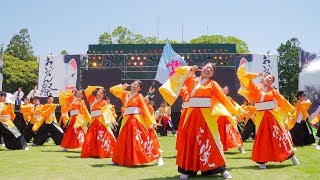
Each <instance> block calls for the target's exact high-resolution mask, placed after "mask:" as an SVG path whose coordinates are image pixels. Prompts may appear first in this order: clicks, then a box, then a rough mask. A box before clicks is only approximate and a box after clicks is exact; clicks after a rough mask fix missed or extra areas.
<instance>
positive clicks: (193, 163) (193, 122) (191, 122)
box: [159, 63, 237, 179]
mask: <svg viewBox="0 0 320 180" xmlns="http://www.w3.org/2000/svg"><path fill="white" fill-rule="evenodd" d="M195 71H198V67H197V66H193V67H190V66H185V67H180V68H177V69H176V70H175V73H174V75H173V76H171V77H170V79H169V80H168V81H167V82H166V83H164V84H163V85H162V87H161V88H160V89H159V91H160V93H161V95H162V96H163V98H164V99H165V100H166V101H167V102H168V103H169V105H171V104H173V102H174V101H175V98H176V97H177V95H178V94H179V93H180V94H181V87H183V86H185V87H186V88H187V90H188V94H189V102H188V106H189V107H188V109H186V112H185V115H184V119H181V120H183V122H181V123H183V124H182V127H179V133H178V136H181V138H180V137H178V138H177V140H178V142H177V144H178V145H177V160H176V163H177V165H178V171H179V172H180V173H182V175H181V176H180V178H181V179H188V178H189V176H190V175H196V173H197V171H199V170H200V171H201V173H202V175H211V174H216V173H221V174H222V175H223V177H224V178H232V177H231V175H230V174H229V172H228V171H226V166H225V159H224V152H223V146H222V143H221V141H220V135H219V130H218V120H219V119H220V118H226V119H230V118H232V114H236V113H237V110H236V108H235V107H234V106H233V104H231V102H230V101H229V100H228V98H227V96H226V95H225V94H224V93H223V91H222V89H221V87H220V86H219V85H218V83H216V82H215V81H213V80H210V78H211V77H212V76H213V75H214V73H215V72H216V67H215V65H214V64H212V63H208V64H206V65H205V66H204V67H203V68H202V69H201V75H200V77H196V76H195V75H194V73H195ZM176 79H178V81H177V80H176ZM177 87H180V88H177ZM182 93H183V92H182Z"/></svg>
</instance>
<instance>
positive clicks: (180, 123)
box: [176, 108, 187, 150]
mask: <svg viewBox="0 0 320 180" xmlns="http://www.w3.org/2000/svg"><path fill="white" fill-rule="evenodd" d="M186 112H187V109H186V108H185V109H182V111H181V116H180V120H179V124H178V133H177V140H176V150H178V149H179V143H178V142H181V141H182V139H181V138H183V136H182V135H181V133H179V132H181V131H182V126H183V121H184V117H185V116H186Z"/></svg>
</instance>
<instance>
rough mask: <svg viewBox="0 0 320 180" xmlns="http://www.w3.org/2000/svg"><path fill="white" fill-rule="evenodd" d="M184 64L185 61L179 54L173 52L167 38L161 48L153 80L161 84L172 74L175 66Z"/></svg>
mask: <svg viewBox="0 0 320 180" xmlns="http://www.w3.org/2000/svg"><path fill="white" fill-rule="evenodd" d="M185 65H187V63H186V62H185V61H184V59H183V58H182V57H181V56H180V55H179V54H177V53H175V52H174V50H173V49H172V46H171V44H170V42H169V41H168V40H167V43H166V45H165V46H164V48H163V52H162V55H161V59H160V62H159V65H158V69H157V75H156V78H155V80H157V81H159V82H160V83H161V84H163V83H165V82H166V81H167V80H168V79H169V77H170V76H172V75H173V74H174V70H175V69H176V68H178V67H180V66H185Z"/></svg>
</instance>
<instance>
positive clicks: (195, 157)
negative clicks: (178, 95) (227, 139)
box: [176, 108, 225, 172]
mask: <svg viewBox="0 0 320 180" xmlns="http://www.w3.org/2000/svg"><path fill="white" fill-rule="evenodd" d="M213 133H219V132H213ZM178 134H179V136H182V137H181V138H180V139H178V142H177V143H178V144H179V145H178V149H177V150H178V153H177V159H176V163H177V165H178V166H179V167H180V168H182V169H183V170H186V171H193V172H197V171H198V170H200V171H202V172H204V171H209V170H214V169H217V168H220V167H222V166H224V165H225V162H224V158H223V153H222V154H221V153H220V151H219V149H218V146H217V144H216V142H215V141H214V139H213V136H212V133H211V131H210V129H209V127H208V125H207V123H206V121H205V119H204V117H203V115H202V112H201V110H200V108H194V109H193V111H192V112H191V113H190V115H189V117H188V119H187V122H186V124H185V125H184V127H183V128H181V129H179V133H178ZM217 143H219V144H221V143H220V142H217Z"/></svg>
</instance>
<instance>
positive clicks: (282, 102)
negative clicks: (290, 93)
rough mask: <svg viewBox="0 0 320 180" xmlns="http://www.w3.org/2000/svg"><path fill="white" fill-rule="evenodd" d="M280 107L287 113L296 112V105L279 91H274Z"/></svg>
mask: <svg viewBox="0 0 320 180" xmlns="http://www.w3.org/2000/svg"><path fill="white" fill-rule="evenodd" d="M274 95H275V98H276V100H277V102H278V106H279V108H280V109H281V110H282V111H284V112H285V113H289V112H291V113H292V112H294V107H293V106H292V105H291V104H290V103H289V102H288V101H287V100H286V99H285V98H284V97H283V96H282V95H281V94H280V93H279V92H278V91H275V93H274Z"/></svg>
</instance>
